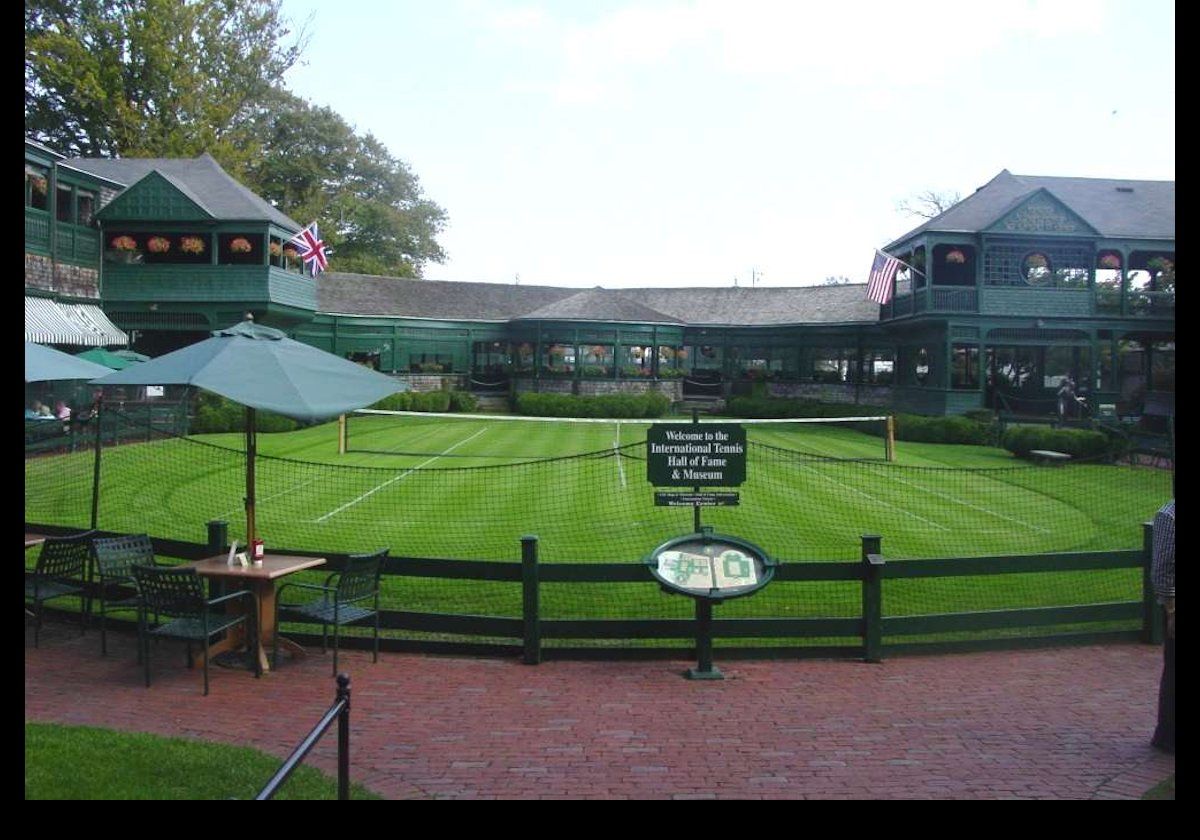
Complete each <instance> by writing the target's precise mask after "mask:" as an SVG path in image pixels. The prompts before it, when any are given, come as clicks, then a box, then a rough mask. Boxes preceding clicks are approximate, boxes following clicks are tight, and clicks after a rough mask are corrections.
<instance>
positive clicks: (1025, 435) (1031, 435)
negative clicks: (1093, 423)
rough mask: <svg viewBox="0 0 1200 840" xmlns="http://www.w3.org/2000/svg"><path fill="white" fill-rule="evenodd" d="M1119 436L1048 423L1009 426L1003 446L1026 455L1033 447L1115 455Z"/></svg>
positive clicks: (1075, 454) (1081, 455) (1081, 454)
mask: <svg viewBox="0 0 1200 840" xmlns="http://www.w3.org/2000/svg"><path fill="white" fill-rule="evenodd" d="M1119 447H1120V440H1119V439H1118V438H1110V437H1109V436H1108V435H1106V434H1104V433H1103V432H1093V431H1088V430H1087V429H1053V428H1050V427H1049V426H1010V427H1009V428H1008V430H1007V431H1005V433H1004V448H1005V449H1007V450H1008V451H1009V452H1011V453H1013V454H1014V455H1018V456H1021V457H1027V456H1028V455H1029V453H1030V452H1031V451H1033V450H1034V449H1048V450H1050V451H1052V452H1065V453H1066V454H1068V455H1070V456H1071V457H1073V458H1096V457H1100V456H1105V455H1113V454H1115V453H1116V452H1117V451H1118V450H1119Z"/></svg>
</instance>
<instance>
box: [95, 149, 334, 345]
mask: <svg viewBox="0 0 1200 840" xmlns="http://www.w3.org/2000/svg"><path fill="white" fill-rule="evenodd" d="M72 164H73V165H75V166H78V167H79V168H81V169H84V170H86V171H90V172H96V173H98V174H103V175H106V176H107V177H111V178H113V179H116V180H119V181H121V182H122V183H124V184H126V185H127V186H126V189H125V190H124V191H122V192H121V193H120V194H119V195H117V196H116V197H115V198H113V200H112V201H111V202H109V203H108V204H107V205H106V206H105V207H104V209H103V210H101V211H100V213H99V214H98V218H99V221H100V224H101V231H102V247H103V252H104V260H103V264H102V276H101V284H102V297H103V299H104V306H105V310H106V311H108V312H109V313H111V316H112V318H113V319H114V320H115V321H116V322H117V323H118V324H122V325H123V326H124V328H125V329H135V330H140V331H154V330H166V331H174V332H202V331H206V330H210V329H215V328H218V327H221V326H224V325H226V324H229V323H236V322H238V321H240V320H241V319H242V317H243V316H244V315H245V313H246V312H252V313H253V314H254V317H255V319H256V320H257V321H259V322H261V323H267V324H271V325H272V326H276V327H281V328H284V329H290V328H293V327H295V326H296V325H297V324H300V323H305V322H307V321H309V320H311V319H312V316H313V314H314V312H315V311H316V304H317V300H316V286H315V283H314V282H313V279H312V278H311V277H309V276H306V275H304V274H303V271H302V269H303V266H302V265H301V262H300V260H299V259H298V257H297V256H296V254H295V250H294V249H292V248H290V247H289V246H288V244H287V243H288V240H290V239H291V238H292V237H293V236H294V235H295V234H296V233H297V232H298V231H299V230H300V225H299V224H297V223H296V222H295V221H293V220H292V219H290V218H289V217H288V216H287V215H285V214H284V213H282V212H280V211H279V210H278V209H277V208H275V207H274V206H272V205H271V204H269V203H268V202H266V201H264V200H263V199H262V198H261V197H259V196H258V195H256V194H254V193H253V192H252V191H250V190H249V189H247V188H246V187H245V186H244V185H242V184H240V183H239V182H238V181H237V180H236V179H235V178H233V177H232V176H230V175H229V174H228V173H227V172H225V170H224V169H222V168H221V166H220V164H218V163H217V161H216V160H214V159H213V158H212V157H211V156H210V155H207V154H204V155H200V156H199V157H196V158H126V159H120V160H91V159H87V160H78V161H73V162H72Z"/></svg>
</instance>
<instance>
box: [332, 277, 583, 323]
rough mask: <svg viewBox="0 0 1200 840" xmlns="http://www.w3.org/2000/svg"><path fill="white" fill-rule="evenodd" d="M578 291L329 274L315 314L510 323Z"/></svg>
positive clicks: (499, 284)
mask: <svg viewBox="0 0 1200 840" xmlns="http://www.w3.org/2000/svg"><path fill="white" fill-rule="evenodd" d="M578 291H579V290H578V289H559V288H556V287H554V286H516V285H512V286H510V285H506V284H501V283H451V282H447V281H443V280H409V279H405V278H401V277H375V276H373V275H369V274H345V273H341V272H336V271H335V272H329V273H326V274H321V275H319V276H318V278H317V310H318V311H320V312H328V313H331V314H339V315H388V316H393V317H395V316H402V317H407V318H439V319H448V320H463V321H511V320H512V319H513V318H519V317H521V316H522V315H524V314H525V313H527V312H531V311H533V310H535V309H538V308H540V307H543V306H546V305H548V304H551V303H554V302H555V301H559V300H563V299H564V298H568V297H570V296H571V295H574V294H575V293H577V292H578Z"/></svg>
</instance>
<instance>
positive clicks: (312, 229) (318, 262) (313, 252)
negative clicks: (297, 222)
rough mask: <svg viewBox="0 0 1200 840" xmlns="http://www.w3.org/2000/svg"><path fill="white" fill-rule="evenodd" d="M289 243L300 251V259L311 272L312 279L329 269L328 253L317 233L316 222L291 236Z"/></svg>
mask: <svg viewBox="0 0 1200 840" xmlns="http://www.w3.org/2000/svg"><path fill="white" fill-rule="evenodd" d="M291 241H292V243H294V244H295V245H296V246H297V247H298V248H299V249H300V259H302V260H304V265H305V266H306V267H307V268H309V269H310V270H311V271H312V276H313V277H316V276H317V275H318V274H319V273H320V272H322V271H325V270H327V269H328V268H329V252H328V249H327V248H326V247H325V243H324V242H322V241H321V236H320V234H319V233H317V223H316V222H313V223H312V224H311V225H309V226H308V227H306V228H305V229H304V230H302V231H300V232H299V233H297V234H296V235H295V236H293V237H292V239H291Z"/></svg>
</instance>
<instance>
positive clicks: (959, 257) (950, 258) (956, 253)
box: [946, 248, 967, 265]
mask: <svg viewBox="0 0 1200 840" xmlns="http://www.w3.org/2000/svg"><path fill="white" fill-rule="evenodd" d="M966 261H967V255H966V254H964V253H963V252H962V251H960V250H959V249H958V248H951V249H950V250H949V251H947V252H946V262H948V263H950V264H952V265H962V264H963V263H965V262H966Z"/></svg>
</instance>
